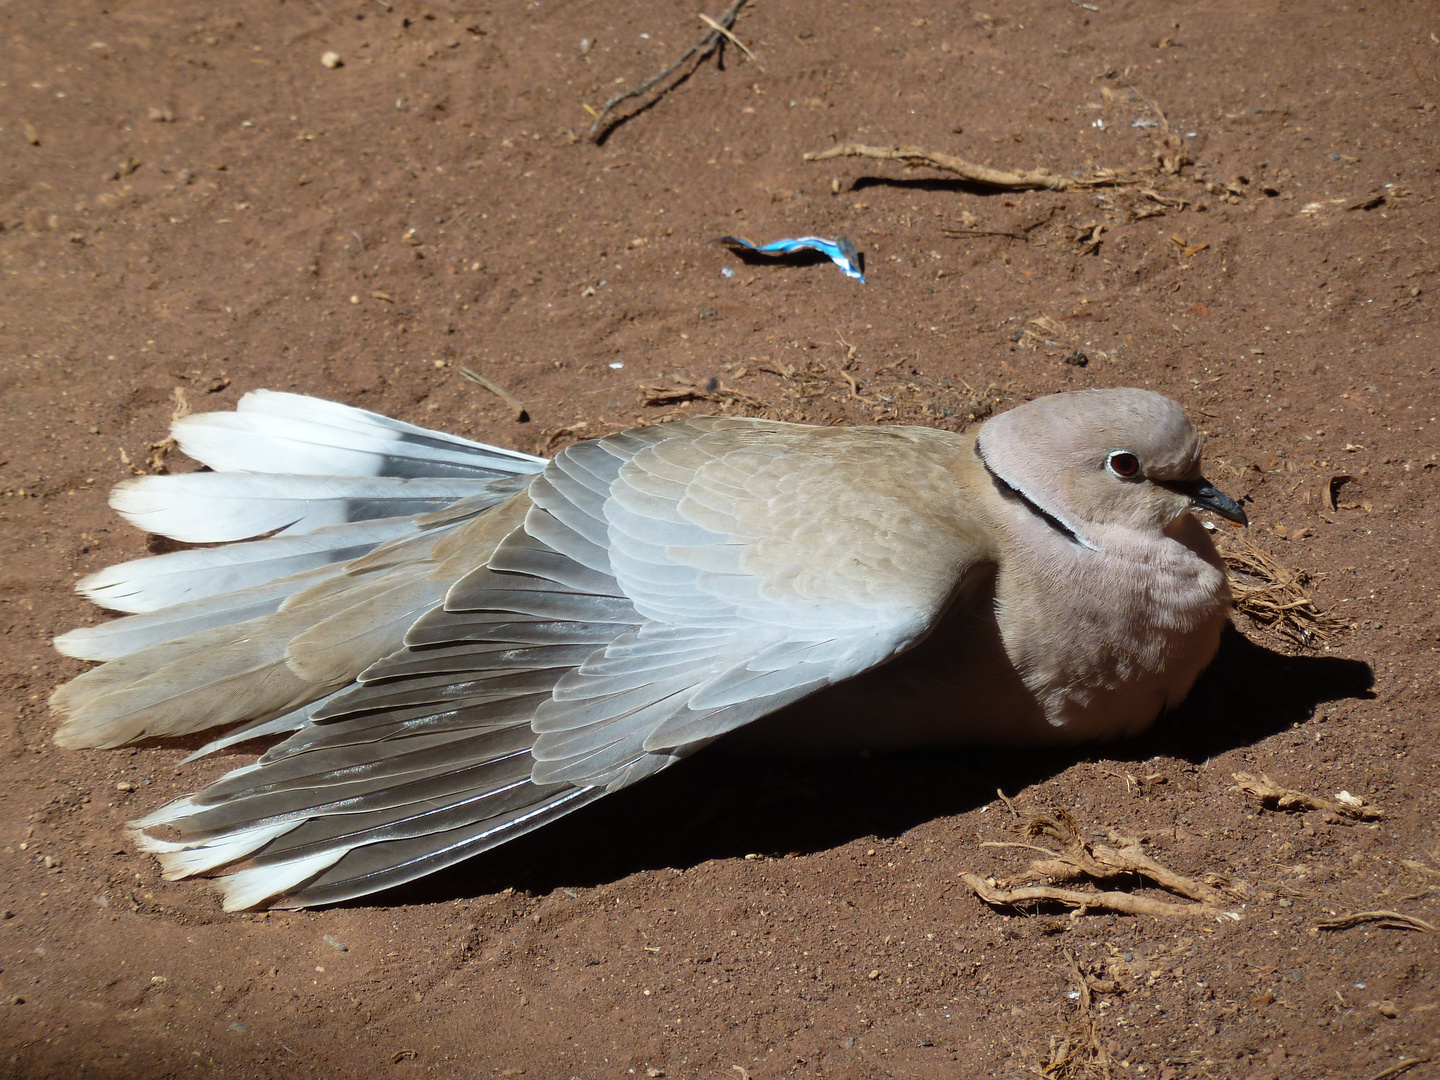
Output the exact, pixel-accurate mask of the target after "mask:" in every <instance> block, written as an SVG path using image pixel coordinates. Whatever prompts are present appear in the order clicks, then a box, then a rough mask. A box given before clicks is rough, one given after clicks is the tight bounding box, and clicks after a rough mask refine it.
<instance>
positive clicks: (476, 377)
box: [460, 367, 530, 424]
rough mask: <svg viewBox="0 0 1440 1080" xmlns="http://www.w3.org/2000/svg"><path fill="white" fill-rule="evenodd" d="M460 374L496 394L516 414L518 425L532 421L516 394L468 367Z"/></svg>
mask: <svg viewBox="0 0 1440 1080" xmlns="http://www.w3.org/2000/svg"><path fill="white" fill-rule="evenodd" d="M460 374H461V375H463V376H465V378H467V379H469V380H470V381H471V382H473V383H474V384H475V385H476V386H480V387H483V388H484V389H486V390H489V391H490V393H492V394H494V395H495V396H496V397H498V398H499V399H500V400H501V401H503V402H504V403H505V407H506V408H508V409H509V410H510V411H511V412H513V413H514V414H515V422H516V423H517V424H524V423H527V422H528V421H529V420H530V413H529V412H527V411H526V409H525V405H524V403H523V402H522V401H520V399H519V398H517V397H516V396H515V395H514V394H512V393H510V391H509V390H506V389H505V388H504V387H503V386H501V385H500V384H499V383H495V382H491V381H490V380H489V379H487V378H486V377H485V376H484V375H481V374H480V373H479V372H478V371H471V370H470V369H469V368H468V367H462V368H461V369H460Z"/></svg>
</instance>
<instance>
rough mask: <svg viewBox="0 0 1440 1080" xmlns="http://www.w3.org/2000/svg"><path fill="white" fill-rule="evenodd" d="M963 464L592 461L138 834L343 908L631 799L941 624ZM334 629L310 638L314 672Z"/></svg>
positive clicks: (909, 456)
mask: <svg viewBox="0 0 1440 1080" xmlns="http://www.w3.org/2000/svg"><path fill="white" fill-rule="evenodd" d="M958 445H961V446H963V445H964V444H963V443H959V444H958ZM956 451H957V441H956V437H954V436H949V435H947V434H945V433H942V432H929V431H920V430H905V429H870V430H868V431H854V430H842V429H818V428H805V427H798V426H795V425H785V424H777V423H769V422H764V421H749V420H738V419H723V418H712V419H707V420H699V421H691V422H687V423H682V424H674V425H665V426H662V427H655V428H648V429H643V430H639V431H633V432H627V433H623V434H620V435H616V436H612V437H609V438H606V439H602V440H598V441H595V442H590V443H583V444H580V445H578V446H575V447H571V448H570V449H568V450H566V451H565V452H563V453H562V454H561V455H560V456H559V457H558V458H556V459H555V460H554V461H553V462H551V463H550V465H549V466H548V467H547V469H546V470H545V472H544V473H543V475H541V476H540V477H537V478H536V479H535V480H534V481H533V482H532V483H531V484H530V486H529V488H528V491H527V493H526V494H525V495H522V496H517V498H519V499H528V503H529V508H528V510H527V511H526V512H525V515H524V520H523V524H522V525H521V526H520V527H518V528H515V529H514V530H513V531H511V532H510V533H509V535H508V536H506V538H505V539H504V540H503V541H502V542H501V543H500V544H499V545H498V547H495V546H493V543H492V544H491V546H490V547H489V548H487V549H486V550H484V551H483V552H482V551H479V550H476V549H474V548H473V547H472V545H471V544H470V543H469V542H468V541H467V540H466V536H467V534H466V532H465V530H457V531H456V532H454V533H452V534H450V535H448V536H446V537H444V538H442V539H440V540H439V541H438V542H437V543H436V544H435V545H434V550H433V553H432V555H431V558H432V561H433V563H434V569H433V570H432V571H431V573H430V574H429V575H428V576H429V578H430V579H431V580H442V581H453V582H454V583H453V584H451V585H450V586H449V588H448V589H447V590H446V592H445V595H444V601H443V604H441V605H439V606H436V607H434V608H433V609H432V610H430V611H428V612H427V613H426V614H424V615H422V616H421V617H420V618H419V619H418V620H416V621H415V623H414V624H413V625H412V626H411V627H410V629H409V631H408V632H407V633H406V635H405V647H404V648H403V649H401V650H400V651H398V652H395V653H393V654H391V655H389V656H387V657H385V658H384V659H382V660H380V661H379V662H378V663H375V664H373V665H372V666H370V667H369V668H368V669H367V670H366V671H364V672H363V673H361V675H360V676H359V680H358V684H357V685H356V686H355V687H353V688H352V689H349V690H346V691H342V692H340V693H338V694H336V695H335V696H333V697H332V698H330V699H329V700H327V701H326V702H324V703H323V704H321V705H320V706H318V708H315V709H313V710H312V712H311V714H310V715H308V716H307V717H305V718H304V719H303V721H302V722H301V725H300V726H299V729H298V730H296V731H295V733H294V734H293V735H292V736H291V737H290V738H289V739H287V740H286V741H285V742H283V743H281V744H279V745H278V746H276V747H275V748H273V749H272V750H271V751H270V752H269V753H267V754H266V755H265V756H264V757H263V758H261V760H260V761H259V762H258V763H256V764H255V765H252V766H248V767H246V768H243V769H239V770H237V771H235V772H233V773H231V774H230V775H229V776H227V777H225V778H223V779H222V780H221V781H219V782H218V783H217V784H215V785H213V786H212V787H211V788H209V789H207V790H206V791H203V792H201V793H200V794H198V795H195V796H191V797H190V798H188V799H185V800H181V802H180V803H177V804H174V805H172V806H171V807H167V808H166V809H165V810H162V811H161V812H160V813H159V814H157V815H152V817H151V818H149V819H146V820H145V821H142V822H139V823H137V824H138V825H139V827H140V828H141V829H155V828H157V827H162V826H163V827H165V828H167V829H169V830H172V831H171V833H170V835H169V836H167V837H165V838H163V839H162V838H159V837H156V836H153V835H150V836H147V837H146V838H145V840H144V843H145V844H146V845H147V846H148V847H150V848H151V850H154V851H157V852H158V853H159V854H160V856H161V858H162V861H163V862H164V863H165V866H166V870H167V872H168V873H169V874H170V875H171V876H176V877H183V876H186V875H189V874H194V873H204V872H210V871H214V870H217V869H220V868H222V867H234V866H235V865H236V864H237V863H239V864H241V865H240V866H239V867H238V868H237V869H232V870H231V872H230V873H229V874H228V876H226V877H224V878H223V879H222V880H221V882H220V884H221V886H222V888H224V889H225V892H226V903H227V906H228V907H232V908H236V907H246V906H252V905H255V904H259V903H264V902H268V901H273V900H275V899H277V898H279V899H280V902H282V903H284V904H287V905H297V906H301V905H309V904H317V903H327V902H333V901H338V900H342V899H346V898H349V897H353V896H359V895H363V894H365V893H369V892H372V891H374V890H376V889H379V888H384V887H387V886H390V885H394V884H398V883H400V882H403V881H407V880H412V879H414V878H416V877H419V876H421V875H423V874H426V873H429V872H431V871H433V870H436V869H439V868H440V867H443V866H446V865H449V864H451V863H454V862H456V861H459V860H460V859H463V858H466V857H468V856H470V855H472V854H475V853H476V852H479V851H483V850H486V849H487V848H490V847H494V846H495V845H496V844H499V843H501V842H503V841H505V840H507V839H510V838H512V837H513V836H516V835H519V834H520V833H523V832H527V831H529V830H530V829H533V828H535V827H537V826H539V825H542V824H544V823H546V822H548V821H550V820H553V819H554V818H555V817H557V816H559V815H561V814H564V813H568V812H569V811H570V810H572V809H575V808H577V807H579V806H582V805H584V804H586V803H588V802H590V801H593V800H594V799H595V798H598V797H599V796H600V795H602V794H604V793H605V792H607V791H614V790H616V789H618V788H620V787H624V786H626V785H628V784H631V783H634V782H635V781H636V780H638V779H641V778H643V777H645V776H648V775H650V774H651V773H653V772H655V771H657V770H658V769H661V768H664V767H665V766H667V765H669V764H671V763H673V762H674V761H676V760H678V759H679V758H680V757H682V756H684V755H685V754H688V753H690V752H693V751H694V750H695V749H697V748H699V747H700V746H703V745H705V744H706V743H708V742H709V741H711V740H713V739H715V738H716V737H718V736H720V735H722V734H723V733H725V732H727V731H730V730H732V729H734V728H735V727H738V726H740V725H741V724H744V723H747V722H749V721H750V720H753V719H755V718H757V717H759V716H761V715H764V714H766V713H769V712H772V711H774V710H776V709H778V708H780V707H782V706H784V705H785V704H788V703H789V702H792V701H794V700H796V699H797V698H799V697H802V696H804V695H806V694H809V693H812V692H814V691H815V690H818V689H820V688H821V687H824V686H826V685H829V684H831V683H834V682H836V681H839V680H841V679H845V678H848V677H850V676H852V675H854V674H857V673H858V672H860V671H863V670H866V669H867V668H870V667H873V666H874V665H876V664H878V663H881V662H883V661H885V660H886V659H887V658H889V657H891V656H893V655H894V654H895V653H896V652H898V651H901V650H903V649H905V648H907V647H908V646H909V645H910V644H912V643H913V642H914V641H916V640H917V639H918V638H919V637H920V636H922V635H923V634H924V633H925V632H926V630H927V629H928V628H929V627H930V626H931V625H932V624H933V622H934V620H935V618H936V617H937V616H938V614H939V613H940V611H941V610H942V609H943V608H944V606H945V604H946V603H947V601H948V599H949V597H950V596H951V595H952V592H953V591H954V589H955V588H956V586H957V584H958V583H959V582H960V580H961V579H962V578H963V577H964V575H965V573H966V571H967V569H968V568H969V567H970V566H972V565H973V564H974V563H976V562H977V561H978V560H980V559H982V558H984V557H985V556H986V551H985V549H984V547H983V545H982V544H980V543H979V542H977V540H976V535H977V534H976V531H975V529H974V528H973V527H972V526H971V525H969V524H967V522H966V520H965V518H964V515H963V513H959V512H957V508H956V502H957V500H956V499H955V497H954V494H953V491H954V476H953V472H952V469H953V462H954V459H955V457H956ZM947 495H948V496H949V497H948V498H946V497H945V496H947ZM325 637H326V635H325V633H324V632H319V633H317V632H316V631H315V630H313V629H312V630H311V631H309V632H308V633H307V634H306V635H304V638H305V639H307V640H305V641H304V642H303V643H302V642H301V641H300V639H297V640H296V642H292V644H291V648H290V660H291V665H292V667H294V666H297V665H298V666H299V667H300V668H301V669H302V670H303V669H304V668H305V664H306V662H307V660H306V654H307V650H318V651H322V652H323V651H324V649H326V648H327V647H330V648H332V649H333V643H330V642H327V641H326V640H325ZM301 644H303V645H304V647H303V648H301V647H300V645H301Z"/></svg>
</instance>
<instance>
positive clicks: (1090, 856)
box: [962, 809, 1236, 918]
mask: <svg viewBox="0 0 1440 1080" xmlns="http://www.w3.org/2000/svg"><path fill="white" fill-rule="evenodd" d="M1025 832H1026V834H1027V835H1028V836H1031V837H1039V836H1045V837H1049V838H1050V839H1051V840H1054V841H1056V842H1058V843H1059V844H1060V845H1061V850H1060V851H1055V850H1052V849H1051V848H1046V847H1040V846H1038V845H1035V844H1023V843H1013V842H1005V843H995V842H989V843H986V844H984V845H982V846H984V847H1022V848H1028V849H1030V850H1032V851H1037V852H1039V853H1040V854H1042V855H1045V856H1048V857H1047V858H1044V859H1035V860H1033V861H1032V862H1031V863H1030V869H1029V870H1028V871H1025V872H1024V873H1022V874H1020V875H1019V876H1018V877H1016V878H1014V879H1012V880H1011V881H1007V882H995V881H986V880H985V879H984V878H981V877H979V876H977V875H975V874H964V875H962V878H963V880H964V881H965V883H966V884H967V885H969V886H970V888H971V889H973V890H974V891H975V894H976V895H977V896H979V897H980V899H982V900H984V901H985V902H986V903H987V904H997V905H1003V906H1008V907H1019V906H1025V905H1030V904H1043V903H1052V904H1064V905H1066V906H1067V907H1072V908H1075V909H1077V911H1078V912H1079V913H1081V914H1084V913H1085V912H1087V911H1115V912H1119V913H1122V914H1125V915H1154V916H1158V917H1173V916H1176V915H1181V916H1184V915H1207V916H1212V917H1224V916H1227V914H1228V913H1227V912H1226V911H1224V910H1223V908H1222V907H1221V906H1220V905H1222V904H1223V903H1224V902H1225V896H1224V894H1223V893H1222V892H1221V890H1220V889H1219V888H1216V887H1214V886H1212V885H1209V884H1206V883H1204V882H1200V881H1196V880H1195V879H1193V878H1187V877H1185V876H1184V875H1182V874H1177V873H1175V871H1173V870H1170V869H1168V868H1167V867H1164V866H1161V865H1160V864H1159V863H1157V862H1156V861H1155V860H1154V859H1152V858H1150V856H1149V855H1146V854H1145V852H1144V851H1142V850H1141V847H1140V841H1138V840H1136V839H1134V838H1133V837H1127V836H1121V835H1120V834H1119V833H1115V832H1112V833H1111V834H1110V840H1111V842H1112V843H1114V844H1116V845H1117V846H1116V847H1110V846H1108V845H1106V844H1092V843H1090V842H1089V841H1088V840H1086V839H1084V838H1083V837H1082V836H1081V835H1080V830H1079V828H1078V827H1077V826H1076V824H1075V820H1074V818H1072V817H1071V816H1070V815H1069V814H1068V813H1067V812H1066V811H1064V810H1059V809H1057V810H1056V811H1055V812H1054V814H1053V815H1051V814H1038V815H1036V816H1034V817H1032V818H1031V819H1030V820H1029V822H1027V823H1026V825H1025ZM1119 877H1140V878H1143V879H1145V880H1146V881H1149V882H1151V883H1152V884H1154V885H1157V886H1159V887H1160V888H1162V889H1164V890H1165V891H1166V892H1169V893H1173V894H1175V895H1176V896H1181V897H1184V898H1186V899H1187V900H1191V901H1194V902H1193V903H1188V904H1179V903H1173V902H1170V901H1164V900H1154V899H1151V898H1150V897H1146V896H1136V895H1135V894H1133V893H1127V892H1085V891H1082V890H1079V889H1062V888H1058V887H1056V886H1054V885H1026V884H1023V883H1025V882H1028V881H1034V880H1036V879H1038V878H1049V879H1050V880H1052V881H1054V880H1061V881H1064V880H1087V879H1088V880H1090V881H1095V882H1102V881H1109V880H1113V879H1115V878H1119ZM1229 917H1231V918H1234V917H1236V916H1233V915H1230V916H1229Z"/></svg>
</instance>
